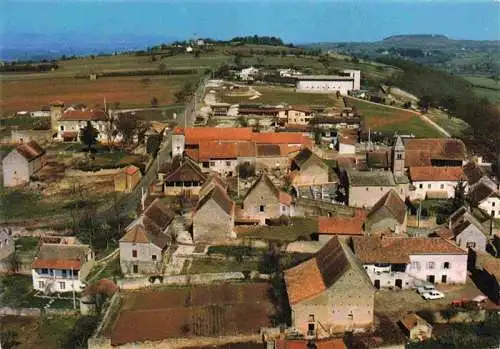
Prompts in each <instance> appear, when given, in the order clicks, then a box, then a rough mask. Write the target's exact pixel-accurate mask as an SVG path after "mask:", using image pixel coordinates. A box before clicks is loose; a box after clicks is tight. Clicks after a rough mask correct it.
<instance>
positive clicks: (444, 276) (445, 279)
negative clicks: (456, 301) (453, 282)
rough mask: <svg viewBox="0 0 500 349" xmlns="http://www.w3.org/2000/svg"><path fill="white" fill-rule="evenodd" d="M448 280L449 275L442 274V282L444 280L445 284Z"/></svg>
mask: <svg viewBox="0 0 500 349" xmlns="http://www.w3.org/2000/svg"><path fill="white" fill-rule="evenodd" d="M446 281H447V276H446V275H442V276H441V282H442V283H443V284H445V283H446Z"/></svg>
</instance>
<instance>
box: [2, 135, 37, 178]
mask: <svg viewBox="0 0 500 349" xmlns="http://www.w3.org/2000/svg"><path fill="white" fill-rule="evenodd" d="M45 162H46V156H45V149H43V148H42V147H40V145H39V144H38V143H37V142H35V141H30V142H28V143H23V144H21V145H19V146H18V147H17V148H15V149H13V150H12V151H11V152H10V153H9V154H8V155H7V156H6V157H4V158H3V160H2V172H3V185H4V186H5V187H14V186H18V185H23V184H26V183H29V181H30V178H31V176H33V175H34V174H35V173H37V172H38V171H39V170H40V169H41V168H42V167H43V166H45Z"/></svg>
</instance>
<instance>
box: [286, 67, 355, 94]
mask: <svg viewBox="0 0 500 349" xmlns="http://www.w3.org/2000/svg"><path fill="white" fill-rule="evenodd" d="M294 77H295V78H296V79H297V83H296V91H297V92H317V93H336V92H337V91H338V92H340V94H342V95H347V94H348V92H349V91H357V90H359V89H360V84H361V71H359V70H344V75H300V76H294Z"/></svg>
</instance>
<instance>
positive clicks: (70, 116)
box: [59, 109, 106, 121]
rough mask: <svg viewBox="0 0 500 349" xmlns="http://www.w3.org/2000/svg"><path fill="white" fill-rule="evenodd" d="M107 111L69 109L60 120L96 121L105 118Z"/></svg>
mask: <svg viewBox="0 0 500 349" xmlns="http://www.w3.org/2000/svg"><path fill="white" fill-rule="evenodd" d="M105 119H106V113H105V112H104V110H100V109H95V110H94V109H90V110H68V111H66V112H64V114H63V115H62V116H61V118H60V119H59V120H60V121H94V120H105Z"/></svg>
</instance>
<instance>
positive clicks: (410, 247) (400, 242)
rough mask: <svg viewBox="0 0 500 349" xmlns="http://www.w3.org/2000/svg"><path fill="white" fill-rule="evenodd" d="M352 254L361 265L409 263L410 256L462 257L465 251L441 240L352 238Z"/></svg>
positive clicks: (381, 237)
mask: <svg viewBox="0 0 500 349" xmlns="http://www.w3.org/2000/svg"><path fill="white" fill-rule="evenodd" d="M353 247H354V253H355V254H356V256H357V257H358V258H359V259H360V260H361V261H362V262H363V263H395V264H398V263H403V264H407V263H410V255H417V254H418V255H422V254H424V255H426V254H450V255H464V254H467V252H466V251H464V250H462V249H461V248H459V247H457V246H455V245H454V244H453V243H451V242H450V241H448V240H445V239H443V238H440V237H438V238H407V237H400V236H380V237H368V236H363V237H354V238H353Z"/></svg>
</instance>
